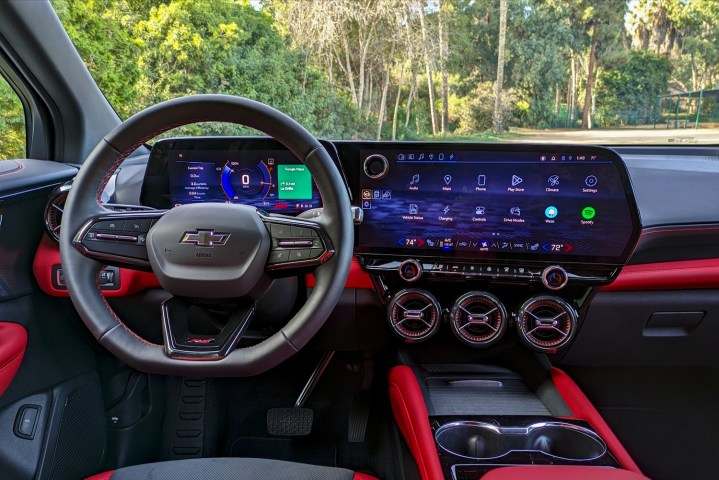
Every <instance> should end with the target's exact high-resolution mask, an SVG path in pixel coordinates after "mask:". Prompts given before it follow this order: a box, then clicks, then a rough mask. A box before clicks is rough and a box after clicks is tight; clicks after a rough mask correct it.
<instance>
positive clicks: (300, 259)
mask: <svg viewBox="0 0 719 480" xmlns="http://www.w3.org/2000/svg"><path fill="white" fill-rule="evenodd" d="M262 221H263V222H264V224H265V227H266V228H267V231H268V232H269V233H270V238H271V241H272V244H271V247H270V254H269V258H268V259H267V265H266V267H265V270H267V271H268V272H277V273H283V274H295V273H297V272H298V271H300V270H311V269H313V268H314V267H317V266H318V265H321V264H323V263H325V262H326V261H327V260H329V259H330V258H331V257H332V255H334V247H333V246H332V241H331V240H330V238H329V235H328V234H327V232H326V231H325V228H324V226H323V224H322V221H321V220H308V219H302V218H295V217H289V216H285V215H263V217H262Z"/></svg>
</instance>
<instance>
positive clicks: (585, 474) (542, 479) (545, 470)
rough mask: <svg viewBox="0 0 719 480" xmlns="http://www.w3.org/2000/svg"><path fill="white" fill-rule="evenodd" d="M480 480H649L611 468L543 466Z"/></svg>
mask: <svg viewBox="0 0 719 480" xmlns="http://www.w3.org/2000/svg"><path fill="white" fill-rule="evenodd" d="M482 480H649V479H648V478H647V477H645V476H644V475H640V474H638V473H634V472H630V471H628V470H621V469H618V468H611V467H579V466H554V465H552V466H544V465H533V466H531V467H530V466H524V467H504V468H496V469H494V470H491V471H490V472H488V473H486V474H485V475H483V476H482Z"/></svg>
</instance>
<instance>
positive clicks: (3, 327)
mask: <svg viewBox="0 0 719 480" xmlns="http://www.w3.org/2000/svg"><path fill="white" fill-rule="evenodd" d="M26 346H27V331H25V327H23V326H22V325H20V324H18V323H9V322H0V395H2V394H3V393H5V390H7V387H8V386H10V382H12V380H13V378H15V374H17V371H18V370H19V369H20V364H21V363H22V358H23V357H24V356H25V347H26Z"/></svg>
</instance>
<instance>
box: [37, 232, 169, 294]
mask: <svg viewBox="0 0 719 480" xmlns="http://www.w3.org/2000/svg"><path fill="white" fill-rule="evenodd" d="M56 265H60V249H59V248H58V246H57V244H56V243H55V242H54V241H53V240H51V239H50V237H48V236H47V235H43V237H42V240H40V245H39V246H38V248H37V252H35V259H34V260H33V262H32V271H33V274H34V275H35V280H36V281H37V284H38V285H39V286H40V289H41V290H42V291H43V292H45V293H47V294H48V295H52V296H53V297H69V296H70V294H69V293H68V291H67V290H62V289H59V288H55V287H54V285H53V283H52V268H53V267H54V266H56ZM159 286H160V282H158V281H157V277H155V275H154V274H153V273H150V272H141V271H139V270H131V269H128V268H121V269H120V288H118V289H117V290H103V291H102V294H103V295H104V296H106V297H124V296H126V295H133V294H135V293H138V292H141V291H143V290H146V289H148V288H155V287H159Z"/></svg>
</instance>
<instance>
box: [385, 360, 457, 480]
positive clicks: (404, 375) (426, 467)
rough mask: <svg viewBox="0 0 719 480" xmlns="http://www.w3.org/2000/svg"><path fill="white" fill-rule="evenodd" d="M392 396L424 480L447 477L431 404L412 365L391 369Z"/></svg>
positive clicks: (404, 432) (410, 448) (391, 401)
mask: <svg viewBox="0 0 719 480" xmlns="http://www.w3.org/2000/svg"><path fill="white" fill-rule="evenodd" d="M389 399H390V403H391V405H392V413H393V414H394V419H395V421H396V422H397V425H398V426H399V429H400V431H401V432H402V435H403V436H404V439H405V440H406V441H407V445H408V446H409V450H410V452H412V456H413V457H414V460H415V462H417V468H418V469H419V473H420V475H421V476H422V480H438V479H442V478H444V476H443V474H442V466H441V465H440V463H439V455H438V454H437V447H436V446H435V444H434V435H432V429H431V428H430V426H429V414H428V413H427V406H426V405H425V403H424V397H423V396H422V391H421V390H420V388H419V384H418V383H417V378H416V377H415V376H414V372H412V369H411V368H409V367H407V366H405V365H400V366H397V367H393V368H392V369H391V370H390V371H389Z"/></svg>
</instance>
